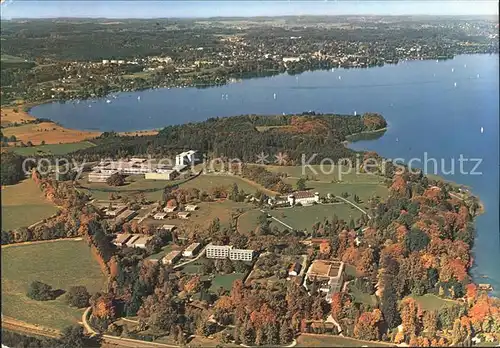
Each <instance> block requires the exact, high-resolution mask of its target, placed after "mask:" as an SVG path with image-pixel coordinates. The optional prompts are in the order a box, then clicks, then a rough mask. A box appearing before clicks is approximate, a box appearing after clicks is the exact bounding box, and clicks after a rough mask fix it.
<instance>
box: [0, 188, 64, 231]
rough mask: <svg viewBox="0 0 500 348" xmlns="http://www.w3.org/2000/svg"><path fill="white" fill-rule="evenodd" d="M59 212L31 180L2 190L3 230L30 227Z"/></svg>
mask: <svg viewBox="0 0 500 348" xmlns="http://www.w3.org/2000/svg"><path fill="white" fill-rule="evenodd" d="M57 210H58V209H57V207H56V206H54V205H53V204H52V203H50V202H49V201H47V200H46V199H45V196H44V195H43V193H42V191H40V188H39V187H38V186H37V184H36V183H35V182H34V181H33V180H31V179H26V180H24V181H21V182H20V183H17V184H15V185H11V186H5V187H3V188H2V230H7V231H8V230H12V229H16V228H20V227H28V226H30V225H32V224H34V223H35V222H38V221H40V220H42V219H45V218H48V217H50V216H51V215H53V214H55V213H56V212H57Z"/></svg>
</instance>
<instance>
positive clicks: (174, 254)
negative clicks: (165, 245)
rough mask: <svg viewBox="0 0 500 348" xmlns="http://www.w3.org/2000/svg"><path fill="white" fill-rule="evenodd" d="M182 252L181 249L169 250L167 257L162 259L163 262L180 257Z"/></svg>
mask: <svg viewBox="0 0 500 348" xmlns="http://www.w3.org/2000/svg"><path fill="white" fill-rule="evenodd" d="M180 254H181V251H180V250H173V251H171V252H169V253H168V254H167V255H165V257H164V258H163V259H162V261H163V262H171V261H172V260H174V259H175V258H176V257H178V256H179V255H180Z"/></svg>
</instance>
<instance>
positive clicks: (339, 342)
mask: <svg viewBox="0 0 500 348" xmlns="http://www.w3.org/2000/svg"><path fill="white" fill-rule="evenodd" d="M362 346H367V347H391V346H394V345H393V344H390V343H383V342H370V341H361V340H356V339H354V338H347V337H340V336H327V335H300V336H299V337H298V338H297V345H296V347H362Z"/></svg>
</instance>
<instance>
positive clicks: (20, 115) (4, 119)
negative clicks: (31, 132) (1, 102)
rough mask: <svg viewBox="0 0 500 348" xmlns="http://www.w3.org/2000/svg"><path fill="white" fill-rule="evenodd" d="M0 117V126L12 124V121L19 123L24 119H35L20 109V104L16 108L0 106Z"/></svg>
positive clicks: (24, 120)
mask: <svg viewBox="0 0 500 348" xmlns="http://www.w3.org/2000/svg"><path fill="white" fill-rule="evenodd" d="M14 109H17V112H15V111H14ZM0 119H1V124H2V127H7V126H9V125H13V124H14V123H18V124H20V123H24V122H26V121H33V120H35V118H34V117H33V116H31V115H30V114H28V113H26V112H24V111H22V107H21V106H20V107H18V108H3V107H2V112H1V118H0ZM3 131H4V130H3V129H2V132H3ZM4 134H5V133H4Z"/></svg>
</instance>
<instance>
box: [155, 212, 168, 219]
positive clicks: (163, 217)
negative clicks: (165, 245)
mask: <svg viewBox="0 0 500 348" xmlns="http://www.w3.org/2000/svg"><path fill="white" fill-rule="evenodd" d="M166 217H167V213H164V212H159V213H156V214H155V215H154V216H153V219H155V220H163V219H165V218H166Z"/></svg>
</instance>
